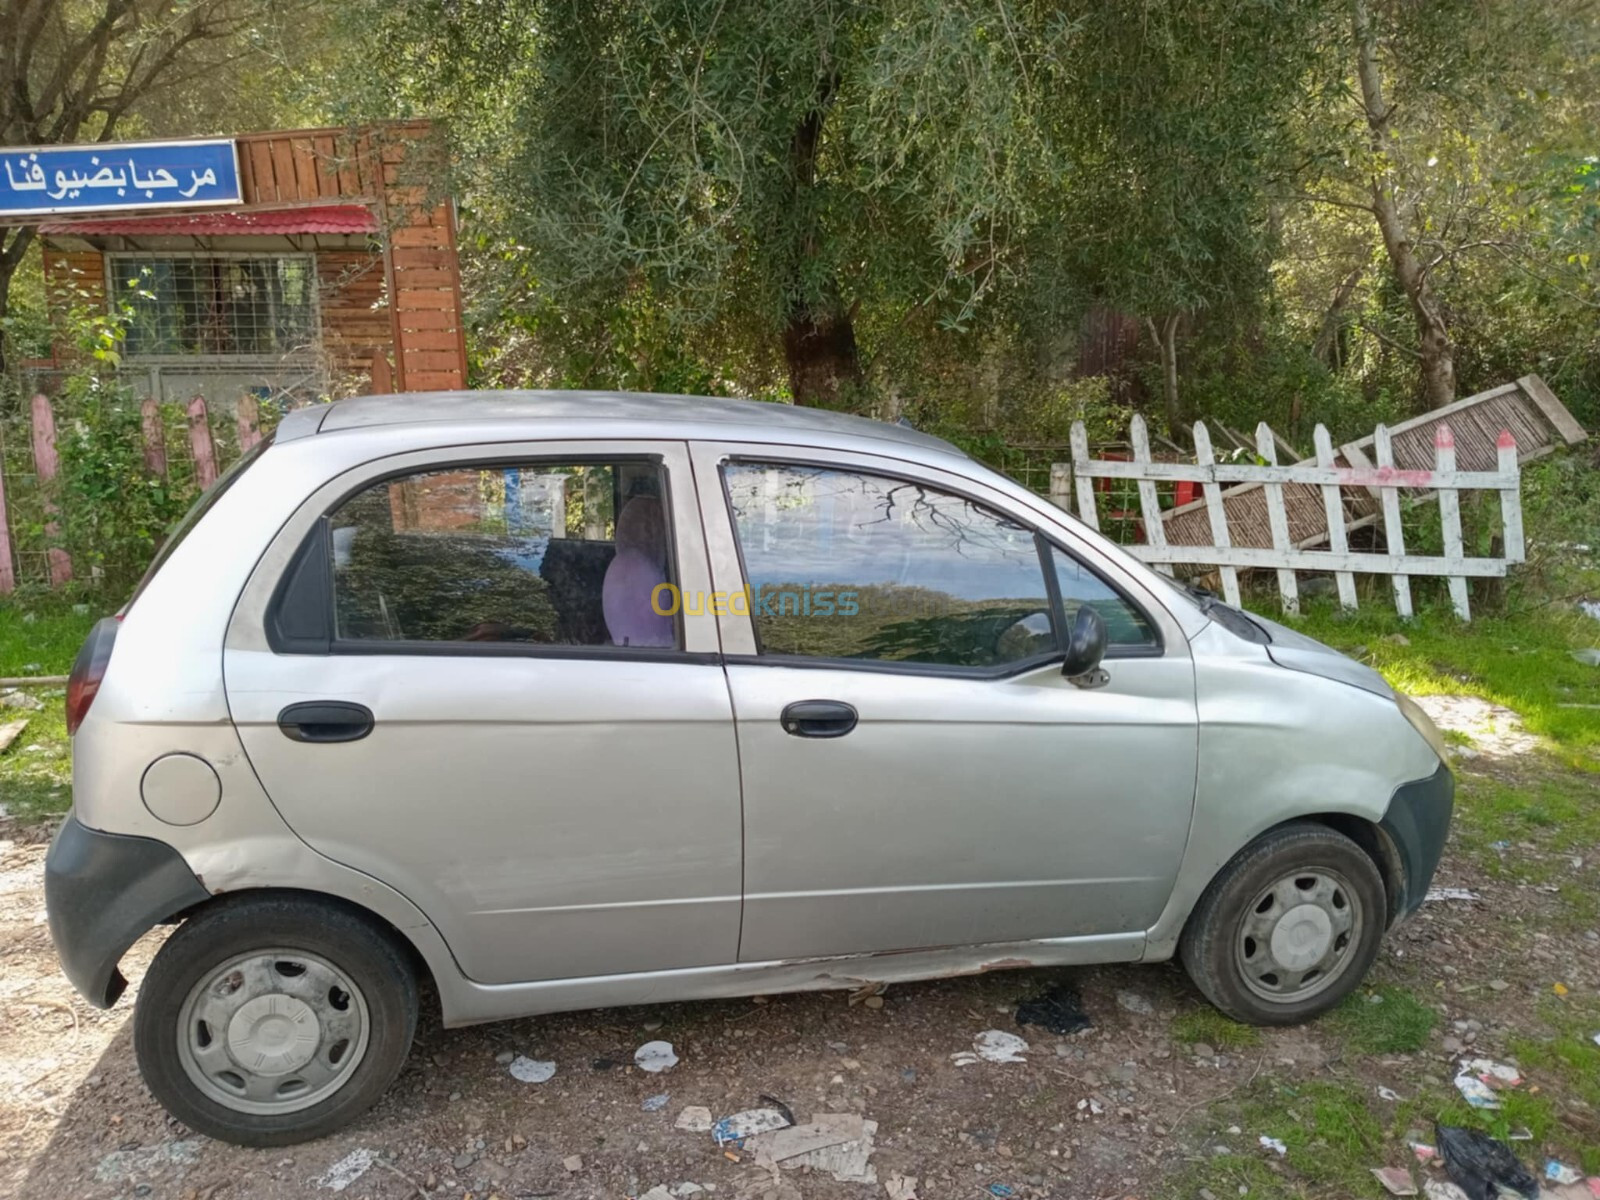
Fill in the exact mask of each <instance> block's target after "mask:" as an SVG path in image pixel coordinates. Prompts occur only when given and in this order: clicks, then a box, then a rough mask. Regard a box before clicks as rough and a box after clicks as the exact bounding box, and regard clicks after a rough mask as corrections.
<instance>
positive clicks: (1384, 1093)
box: [1378, 1085, 1400, 1104]
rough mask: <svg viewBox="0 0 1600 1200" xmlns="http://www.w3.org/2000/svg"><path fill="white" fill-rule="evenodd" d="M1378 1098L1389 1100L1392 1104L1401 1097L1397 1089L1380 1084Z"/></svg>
mask: <svg viewBox="0 0 1600 1200" xmlns="http://www.w3.org/2000/svg"><path fill="white" fill-rule="evenodd" d="M1378 1099H1379V1100H1387V1101H1389V1102H1390V1103H1391V1104H1392V1103H1394V1102H1395V1101H1396V1100H1398V1099H1400V1093H1399V1092H1397V1091H1395V1090H1394V1089H1393V1088H1387V1087H1383V1086H1382V1085H1380V1086H1379V1087H1378Z"/></svg>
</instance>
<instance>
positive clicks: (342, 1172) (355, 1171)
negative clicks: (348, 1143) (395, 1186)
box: [317, 1148, 378, 1192]
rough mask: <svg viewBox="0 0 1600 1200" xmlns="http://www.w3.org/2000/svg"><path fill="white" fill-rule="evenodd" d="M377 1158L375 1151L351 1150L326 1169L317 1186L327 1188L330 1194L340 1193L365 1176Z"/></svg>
mask: <svg viewBox="0 0 1600 1200" xmlns="http://www.w3.org/2000/svg"><path fill="white" fill-rule="evenodd" d="M377 1158H378V1152H377V1151H376V1150H368V1149H365V1148H361V1149H356V1150H352V1151H350V1153H349V1154H346V1155H345V1156H344V1157H343V1158H341V1159H340V1160H339V1161H338V1162H336V1163H334V1164H333V1166H331V1167H329V1168H328V1169H327V1171H326V1172H325V1173H324V1174H323V1176H322V1178H321V1179H319V1180H317V1186H318V1187H321V1188H327V1189H328V1190H329V1191H330V1192H342V1191H344V1190H345V1188H347V1187H349V1186H350V1185H351V1184H352V1183H354V1182H355V1181H356V1180H358V1179H360V1178H361V1177H362V1176H363V1175H365V1174H366V1173H367V1171H368V1170H370V1169H371V1167H372V1164H373V1163H374V1162H375V1161H377Z"/></svg>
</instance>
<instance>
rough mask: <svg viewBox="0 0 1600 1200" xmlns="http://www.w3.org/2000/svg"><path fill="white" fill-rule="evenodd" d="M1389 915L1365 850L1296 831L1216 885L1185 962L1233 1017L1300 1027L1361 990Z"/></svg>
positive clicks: (1283, 833)
mask: <svg viewBox="0 0 1600 1200" xmlns="http://www.w3.org/2000/svg"><path fill="white" fill-rule="evenodd" d="M1387 913H1388V904H1387V899H1386V895H1385V892H1384V886H1383V877H1382V876H1381V875H1380V874H1379V873H1378V868H1377V866H1376V865H1375V864H1374V863H1373V861H1372V859H1371V858H1369V857H1368V856H1367V854H1366V852H1365V851H1364V850H1362V849H1361V847H1360V846H1358V845H1356V844H1355V842H1353V841H1351V840H1350V839H1349V838H1347V837H1345V836H1344V835H1343V834H1341V833H1337V832H1335V831H1334V830H1332V829H1329V828H1327V827H1326V826H1323V825H1316V824H1312V823H1310V822H1303V823H1297V824H1293V825H1286V826H1283V827H1281V828H1279V829H1274V830H1272V831H1271V832H1269V833H1266V834H1263V835H1262V836H1261V837H1259V838H1257V839H1256V840H1255V841H1254V842H1252V843H1251V844H1250V845H1249V846H1247V847H1245V849H1244V850H1243V851H1241V852H1240V853H1239V854H1238V856H1237V857H1235V858H1234V859H1233V861H1232V862H1230V863H1228V865H1227V866H1225V867H1224V868H1223V869H1222V871H1221V872H1220V873H1219V874H1218V875H1217V877H1216V878H1215V879H1214V880H1212V881H1211V886H1210V887H1208V888H1207V889H1206V892H1205V894H1204V895H1203V896H1202V897H1201V898H1200V903H1199V904H1197V905H1196V906H1195V910H1194V912H1193V914H1192V915H1191V916H1190V918H1189V924H1188V927H1187V928H1186V929H1185V930H1184V934H1183V940H1182V942H1181V944H1180V946H1179V954H1180V955H1181V957H1182V959H1183V964H1184V966H1185V967H1186V968H1188V971H1189V976H1190V978H1192V979H1193V980H1194V982H1195V986H1197V987H1198V988H1199V989H1200V990H1201V991H1202V992H1203V993H1205V996H1206V998H1207V999H1208V1000H1210V1001H1211V1002H1212V1003H1213V1004H1215V1005H1216V1006H1217V1007H1218V1008H1220V1009H1221V1010H1222V1011H1223V1012H1225V1013H1227V1014H1228V1015H1229V1016H1230V1017H1233V1018H1234V1019H1235V1020H1239V1021H1247V1022H1249V1023H1251V1024H1254V1025H1292V1024H1296V1023H1298V1022H1300V1021H1305V1020H1309V1019H1310V1018H1312V1017H1315V1016H1318V1015H1320V1014H1321V1013H1324V1012H1326V1011H1328V1010H1329V1009H1330V1008H1332V1007H1334V1006H1335V1005H1336V1004H1338V1003H1339V1001H1341V1000H1343V999H1344V998H1345V997H1346V996H1347V995H1349V994H1350V992H1351V991H1352V990H1354V989H1355V987H1356V986H1357V985H1358V984H1359V983H1360V982H1361V980H1362V978H1363V977H1364V976H1365V975H1366V973H1367V970H1368V968H1370V967H1371V966H1372V962H1373V960H1374V959H1375V958H1376V957H1377V955H1378V946H1379V943H1380V942H1381V941H1382V940H1383V931H1384V925H1385V919H1386V916H1387Z"/></svg>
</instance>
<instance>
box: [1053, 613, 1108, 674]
mask: <svg viewBox="0 0 1600 1200" xmlns="http://www.w3.org/2000/svg"><path fill="white" fill-rule="evenodd" d="M1105 656H1106V622H1105V618H1103V617H1102V616H1101V615H1100V614H1099V613H1098V612H1096V611H1095V609H1094V608H1093V607H1092V606H1091V605H1088V604H1083V605H1080V606H1079V607H1078V612H1077V614H1076V615H1075V616H1074V617H1073V618H1072V634H1071V636H1070V637H1069V638H1068V639H1067V656H1066V659H1065V660H1064V661H1063V662H1062V664H1061V673H1062V674H1063V675H1065V676H1066V677H1067V678H1068V679H1070V680H1072V681H1073V682H1074V683H1076V684H1078V686H1079V687H1099V686H1100V685H1101V684H1103V683H1105V682H1106V678H1107V677H1106V673H1105V672H1104V671H1102V670H1100V660H1101V659H1102V658H1104V657H1105Z"/></svg>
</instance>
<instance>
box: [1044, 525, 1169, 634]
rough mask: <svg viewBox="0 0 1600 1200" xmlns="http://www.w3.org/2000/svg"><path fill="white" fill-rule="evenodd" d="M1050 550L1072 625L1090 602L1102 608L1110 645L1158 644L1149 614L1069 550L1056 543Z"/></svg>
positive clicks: (1101, 613) (1062, 597)
mask: <svg viewBox="0 0 1600 1200" xmlns="http://www.w3.org/2000/svg"><path fill="white" fill-rule="evenodd" d="M1050 552H1051V556H1052V557H1053V558H1054V560H1055V564H1056V580H1057V582H1058V584H1059V585H1060V587H1061V605H1062V607H1063V608H1064V609H1065V610H1066V620H1067V625H1068V627H1070V626H1071V624H1072V618H1073V616H1074V614H1076V613H1077V611H1078V609H1079V608H1080V607H1081V606H1083V605H1085V604H1088V605H1091V606H1092V607H1094V608H1096V609H1098V610H1099V612H1100V616H1101V618H1102V619H1103V620H1104V621H1105V623H1106V644H1107V645H1109V646H1154V645H1156V644H1157V639H1156V631H1155V630H1154V629H1153V628H1151V626H1150V622H1149V621H1148V620H1146V619H1145V615H1144V614H1143V613H1142V612H1140V611H1139V610H1138V609H1137V608H1135V607H1134V606H1133V605H1131V604H1129V603H1128V602H1127V601H1126V600H1124V599H1123V598H1122V597H1121V596H1120V595H1119V594H1118V593H1117V592H1116V591H1115V590H1114V589H1113V588H1112V587H1111V585H1110V584H1108V583H1107V582H1106V581H1105V580H1103V579H1101V578H1100V576H1098V575H1096V574H1095V573H1094V572H1093V571H1091V570H1089V568H1088V567H1086V566H1084V565H1083V564H1082V563H1081V562H1079V561H1078V560H1077V559H1075V558H1073V557H1072V555H1070V554H1068V553H1067V552H1066V551H1064V550H1060V549H1058V548H1056V547H1054V546H1052V547H1051V551H1050Z"/></svg>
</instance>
